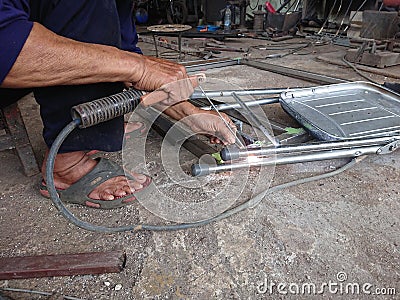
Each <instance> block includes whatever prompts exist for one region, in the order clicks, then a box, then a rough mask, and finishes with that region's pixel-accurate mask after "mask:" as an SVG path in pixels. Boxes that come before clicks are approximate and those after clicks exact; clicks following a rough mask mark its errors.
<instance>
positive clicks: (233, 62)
mask: <svg viewBox="0 0 400 300" xmlns="http://www.w3.org/2000/svg"><path fill="white" fill-rule="evenodd" d="M241 61H242V59H241V58H234V59H226V58H225V59H212V60H206V61H195V62H187V63H182V64H183V65H184V66H185V67H186V71H187V72H188V73H189V74H193V73H196V72H201V71H206V70H209V69H215V68H222V67H229V66H237V65H240V64H241Z"/></svg>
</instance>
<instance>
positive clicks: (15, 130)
mask: <svg viewBox="0 0 400 300" xmlns="http://www.w3.org/2000/svg"><path fill="white" fill-rule="evenodd" d="M3 113H4V119H5V120H4V121H5V125H6V130H7V131H8V132H9V134H10V136H11V138H12V140H13V143H14V145H15V150H16V151H17V154H18V157H19V159H20V161H21V164H22V167H23V169H24V173H25V175H26V176H33V175H36V174H38V173H39V168H38V164H37V162H36V158H35V155H34V153H33V149H32V146H31V143H30V141H29V138H28V134H27V132H26V128H25V124H24V121H23V120H22V116H21V112H20V110H19V108H18V105H17V103H14V104H11V105H9V106H7V107H6V108H3Z"/></svg>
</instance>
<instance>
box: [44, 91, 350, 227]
mask: <svg viewBox="0 0 400 300" xmlns="http://www.w3.org/2000/svg"><path fill="white" fill-rule="evenodd" d="M141 95H142V94H141V92H138V91H134V90H129V91H124V92H122V93H119V94H116V95H112V96H109V97H105V98H101V99H98V100H94V101H92V102H89V103H84V104H81V105H79V106H77V107H74V108H73V120H72V122H70V123H69V124H68V125H67V126H66V127H65V128H64V129H63V130H62V131H61V132H60V134H59V135H58V136H57V138H56V139H55V141H54V142H53V145H52V146H51V148H50V150H49V155H48V158H47V163H46V185H47V189H48V191H49V194H50V198H51V200H52V201H53V203H54V205H55V206H56V207H57V209H58V210H59V211H60V213H61V214H62V215H63V216H64V217H65V218H66V219H67V220H68V221H70V222H71V223H73V224H74V225H76V226H78V227H80V228H83V229H86V230H89V231H94V232H104V233H106V232H108V233H110V232H124V231H139V230H152V231H171V230H182V229H188V228H195V227H199V226H204V225H207V224H210V223H211V222H215V221H219V220H222V219H225V218H227V217H230V216H232V215H234V214H236V213H238V212H240V211H243V210H245V209H246V208H253V207H255V206H256V205H257V204H259V203H260V202H261V201H262V199H263V198H264V197H265V196H266V195H267V194H270V193H273V192H276V191H279V190H282V189H285V188H287V187H291V186H295V185H299V184H302V183H306V182H310V181H314V180H320V179H323V178H328V177H331V176H334V175H336V174H339V173H341V172H343V171H345V170H347V169H348V168H350V167H352V166H353V165H354V164H355V163H356V161H357V160H356V159H353V160H351V161H350V162H349V163H347V164H346V165H344V166H343V167H341V168H339V169H337V170H335V171H333V172H330V173H325V174H321V175H317V176H313V177H309V178H304V179H299V180H295V181H291V182H288V183H285V184H281V185H277V186H274V187H272V188H271V189H266V190H265V191H263V192H261V193H260V194H258V195H256V196H255V197H253V198H251V199H249V200H247V201H246V202H244V203H243V204H241V205H238V206H236V207H234V208H231V209H229V210H227V211H225V212H223V213H221V214H220V215H218V216H215V217H213V218H209V219H206V220H203V221H198V222H193V223H184V224H176V225H151V224H134V225H128V226H120V227H106V226H99V225H94V224H91V223H88V222H85V221H82V220H80V219H78V218H77V217H75V215H73V214H72V213H71V212H70V211H69V210H68V209H67V208H66V207H65V205H64V204H63V203H62V201H61V199H60V197H59V195H58V193H57V190H56V187H55V183H54V177H53V172H54V164H55V159H56V156H57V153H58V150H59V149H60V147H61V145H62V143H63V142H64V140H65V139H66V138H67V137H68V135H69V134H70V133H71V132H72V131H73V130H75V129H76V128H77V127H78V126H79V127H82V128H85V127H88V126H92V125H95V124H98V123H100V122H104V121H106V120H109V119H112V118H115V117H117V116H120V115H123V114H125V113H127V112H129V111H133V110H134V108H135V107H136V106H137V105H138V104H139V102H140V97H141Z"/></svg>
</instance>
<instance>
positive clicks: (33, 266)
mask: <svg viewBox="0 0 400 300" xmlns="http://www.w3.org/2000/svg"><path fill="white" fill-rule="evenodd" d="M125 263H126V255H125V253H124V252H123V251H110V252H91V253H78V254H61V255H40V256H19V257H1V258H0V280H4V279H23V278H37V277H50V276H71V275H83V274H103V273H119V272H121V271H122V269H123V268H124V267H125Z"/></svg>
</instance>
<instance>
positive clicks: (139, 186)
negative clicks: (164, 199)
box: [129, 180, 143, 193]
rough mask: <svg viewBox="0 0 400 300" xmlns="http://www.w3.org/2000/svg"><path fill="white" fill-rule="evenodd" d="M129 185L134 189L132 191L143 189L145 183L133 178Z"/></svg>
mask: <svg viewBox="0 0 400 300" xmlns="http://www.w3.org/2000/svg"><path fill="white" fill-rule="evenodd" d="M129 186H130V189H133V191H132V193H134V192H135V191H138V190H141V189H142V188H143V185H142V184H141V183H139V182H137V181H134V180H131V181H129Z"/></svg>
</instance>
